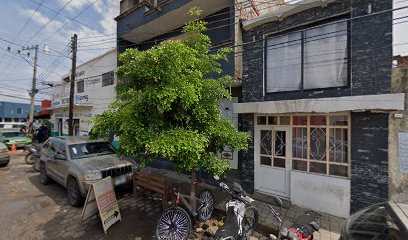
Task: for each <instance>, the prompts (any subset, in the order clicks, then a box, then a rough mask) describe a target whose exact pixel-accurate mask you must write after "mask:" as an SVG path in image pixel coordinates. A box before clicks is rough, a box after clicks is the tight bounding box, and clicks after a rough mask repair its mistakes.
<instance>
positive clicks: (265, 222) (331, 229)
mask: <svg viewBox="0 0 408 240" xmlns="http://www.w3.org/2000/svg"><path fill="white" fill-rule="evenodd" d="M145 170H146V171H152V172H154V173H155V174H160V175H162V176H163V177H166V178H170V179H171V180H172V182H174V183H177V184H180V185H183V189H184V187H185V188H186V190H188V189H189V188H188V185H187V184H189V183H190V181H191V179H189V176H188V175H184V174H181V175H178V174H177V173H175V172H173V171H169V170H165V169H156V168H145ZM201 188H207V189H210V190H211V191H212V192H213V194H214V196H215V201H216V203H218V204H217V205H216V206H215V208H216V211H220V212H224V211H225V203H226V202H227V201H228V196H227V195H226V194H225V193H224V192H222V191H221V190H220V188H218V187H216V186H213V185H210V184H207V183H202V184H200V187H199V189H198V191H199V190H200V189H201ZM253 198H254V199H255V202H254V203H253V205H254V206H255V207H256V208H257V209H258V211H259V224H258V226H257V231H258V232H260V233H262V234H264V235H266V236H269V233H276V231H277V226H276V225H275V224H274V218H273V217H272V214H271V213H270V210H269V208H268V205H272V206H273V204H274V203H273V202H271V199H270V197H269V196H266V195H263V194H259V193H256V194H254V196H253ZM287 205H289V204H284V208H282V212H281V218H282V220H283V226H284V227H289V226H291V225H292V224H293V222H294V220H295V219H296V218H297V217H298V216H299V215H301V214H302V213H304V212H305V211H307V209H304V208H301V207H298V206H295V205H290V206H287ZM273 207H274V208H275V209H276V210H277V211H279V210H280V209H279V208H278V207H277V206H273ZM312 212H314V211H312ZM315 213H316V212H315ZM317 214H318V215H320V220H319V222H318V223H319V225H320V230H319V232H317V233H315V235H314V239H316V240H338V239H339V237H340V230H341V227H342V225H343V223H344V221H345V219H344V218H339V217H335V216H331V215H328V214H324V213H317ZM254 235H256V234H254ZM251 239H254V240H255V239H258V238H257V237H252V238H251ZM262 239H264V238H262Z"/></svg>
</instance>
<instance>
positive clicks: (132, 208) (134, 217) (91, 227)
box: [29, 175, 161, 240]
mask: <svg viewBox="0 0 408 240" xmlns="http://www.w3.org/2000/svg"><path fill="white" fill-rule="evenodd" d="M29 180H30V181H31V183H32V184H33V186H35V187H36V188H38V189H39V190H40V191H41V192H42V193H43V194H44V195H46V196H48V197H50V198H51V199H52V200H53V201H54V202H55V206H54V208H53V209H54V211H53V212H50V213H49V214H51V215H53V217H52V218H51V219H49V220H48V221H47V222H45V223H44V224H42V225H40V226H38V228H39V229H38V230H39V231H42V232H43V233H44V235H43V236H44V238H41V239H84V240H92V239H154V231H155V226H156V222H157V219H158V216H159V214H160V212H161V202H160V201H159V202H157V201H154V200H153V199H148V198H141V197H138V198H137V197H135V196H134V195H127V196H125V197H124V198H122V199H120V201H119V208H120V210H121V215H122V222H118V223H116V224H114V225H113V226H112V227H111V228H110V229H109V230H108V233H107V234H106V235H105V233H104V232H103V228H102V224H101V222H100V219H99V215H98V216H93V217H92V218H90V219H87V220H85V221H84V222H83V223H82V224H80V219H81V213H82V207H80V208H74V207H71V206H69V204H68V202H67V199H66V190H65V188H64V187H62V186H61V185H59V184H57V183H55V182H53V183H51V184H49V185H46V186H44V185H42V184H41V183H40V182H39V179H38V176H37V175H35V176H31V177H29Z"/></svg>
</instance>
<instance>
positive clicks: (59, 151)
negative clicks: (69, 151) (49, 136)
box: [57, 143, 65, 156]
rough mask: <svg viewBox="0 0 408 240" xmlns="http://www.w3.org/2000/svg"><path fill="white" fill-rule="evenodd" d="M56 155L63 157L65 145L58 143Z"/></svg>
mask: <svg viewBox="0 0 408 240" xmlns="http://www.w3.org/2000/svg"><path fill="white" fill-rule="evenodd" d="M57 153H59V154H62V155H64V156H65V144H64V143H60V144H59V145H58V148H57Z"/></svg>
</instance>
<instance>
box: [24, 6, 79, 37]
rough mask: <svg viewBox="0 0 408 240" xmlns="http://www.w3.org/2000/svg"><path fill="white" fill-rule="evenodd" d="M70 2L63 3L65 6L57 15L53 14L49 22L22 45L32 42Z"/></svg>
mask: <svg viewBox="0 0 408 240" xmlns="http://www.w3.org/2000/svg"><path fill="white" fill-rule="evenodd" d="M72 1H73V0H69V1H68V2H67V3H65V5H64V6H63V7H62V8H61V9H60V10H59V11H58V13H57V14H55V15H54V16H53V17H52V18H51V19H50V20H48V22H47V23H46V24H45V25H44V26H43V27H42V28H41V29H40V30H38V31H37V32H36V33H34V35H33V36H31V38H30V39H29V40H28V41H27V42H26V43H24V45H26V44H27V43H28V42H30V41H31V40H33V38H34V37H35V36H37V34H39V33H40V32H41V31H42V30H43V29H44V28H46V27H47V26H48V24H50V23H51V22H52V21H53V20H54V19H55V17H57V16H58V14H60V13H61V12H62V11H63V10H64V9H65V8H66V7H67V6H68V5H69V4H70V3H71V2H72Z"/></svg>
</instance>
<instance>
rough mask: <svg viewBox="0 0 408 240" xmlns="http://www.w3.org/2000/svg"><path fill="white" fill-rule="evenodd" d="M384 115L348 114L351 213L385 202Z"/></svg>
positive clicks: (386, 133) (386, 149)
mask: <svg viewBox="0 0 408 240" xmlns="http://www.w3.org/2000/svg"><path fill="white" fill-rule="evenodd" d="M387 140H388V114H387V113H368V112H359V113H352V114H351V171H350V173H351V174H350V179H351V208H350V210H351V213H354V212H356V211H358V210H360V209H361V208H364V207H367V206H368V205H370V204H374V203H378V202H383V201H385V200H387V199H388V141H387Z"/></svg>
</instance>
